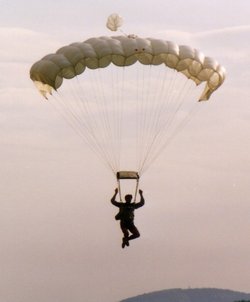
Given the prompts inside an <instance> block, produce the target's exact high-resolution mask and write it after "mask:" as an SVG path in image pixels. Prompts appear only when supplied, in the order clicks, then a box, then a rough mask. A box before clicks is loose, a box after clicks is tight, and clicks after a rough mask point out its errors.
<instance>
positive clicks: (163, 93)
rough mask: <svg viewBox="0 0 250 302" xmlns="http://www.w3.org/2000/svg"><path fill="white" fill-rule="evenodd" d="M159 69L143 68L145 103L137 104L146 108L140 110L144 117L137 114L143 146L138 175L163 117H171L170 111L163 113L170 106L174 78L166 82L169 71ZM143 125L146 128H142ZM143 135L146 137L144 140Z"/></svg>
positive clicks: (153, 67) (150, 149)
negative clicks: (144, 71)
mask: <svg viewBox="0 0 250 302" xmlns="http://www.w3.org/2000/svg"><path fill="white" fill-rule="evenodd" d="M161 67H163V68H159V66H157V68H156V67H155V66H145V68H146V69H147V70H148V71H149V72H148V74H147V79H148V81H147V83H146V84H143V85H142V87H143V88H142V89H143V91H145V89H144V86H145V85H147V88H148V92H146V94H147V96H146V98H147V102H145V101H144V100H142V98H141V100H139V102H141V104H142V106H143V105H144V104H146V106H147V107H146V108H145V106H144V107H143V109H142V110H140V111H141V112H144V115H143V114H141V112H138V116H139V118H140V117H141V116H143V121H142V122H141V121H140V124H141V125H142V126H140V127H141V132H142V135H141V134H139V135H138V136H139V137H142V142H141V144H142V145H143V152H142V154H141V157H140V162H139V168H138V171H139V172H140V174H141V172H142V169H143V166H144V165H145V162H146V161H147V160H148V156H149V154H150V153H151V151H152V148H153V147H154V141H155V139H156V136H157V135H158V132H159V131H160V129H161V128H162V123H163V122H164V115H167V117H168V116H169V115H171V111H170V110H169V112H167V114H166V113H165V111H168V107H169V106H170V105H169V103H170V101H171V98H172V97H171V94H170V92H171V91H172V89H171V86H173V85H174V84H173V82H174V80H173V79H174V78H173V76H172V77H171V78H170V79H169V80H167V79H168V78H169V77H170V76H169V74H168V73H169V72H168V70H169V69H168V68H166V67H165V66H161ZM170 75H171V73H170ZM167 84H168V85H167ZM170 104H171V103H170ZM144 124H145V125H146V127H144V126H143V125H144ZM140 127H139V128H140ZM145 135H147V137H146V138H145V139H144V137H145Z"/></svg>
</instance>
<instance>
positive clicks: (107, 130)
mask: <svg viewBox="0 0 250 302" xmlns="http://www.w3.org/2000/svg"><path fill="white" fill-rule="evenodd" d="M103 71H104V70H102V69H99V68H98V69H97V71H96V72H93V75H94V77H95V79H94V81H92V83H93V84H96V85H94V86H95V87H93V92H95V94H97V95H96V100H97V104H98V106H100V109H101V110H100V114H101V115H100V129H99V131H100V132H102V133H103V139H102V144H103V146H104V147H103V148H104V150H105V151H106V153H107V156H108V158H109V161H110V162H111V163H113V165H114V170H116V167H117V159H116V154H114V153H113V152H112V150H115V139H114V131H113V130H112V126H111V124H112V121H111V117H110V115H109V113H108V105H107V96H108V97H109V101H110V98H111V97H110V95H109V94H108V91H105V85H104V81H105V80H106V79H104V78H103ZM109 110H110V109H109ZM111 110H112V109H111ZM111 116H112V115H111Z"/></svg>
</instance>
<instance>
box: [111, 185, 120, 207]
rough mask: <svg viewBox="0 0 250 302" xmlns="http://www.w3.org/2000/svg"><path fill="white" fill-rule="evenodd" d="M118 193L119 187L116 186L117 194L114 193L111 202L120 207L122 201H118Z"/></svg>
mask: <svg viewBox="0 0 250 302" xmlns="http://www.w3.org/2000/svg"><path fill="white" fill-rule="evenodd" d="M117 193H118V189H117V188H116V189H115V194H114V195H113V197H112V198H111V200H110V201H111V203H112V204H113V205H114V206H116V207H119V206H120V202H117V201H116V200H115V199H116V195H117Z"/></svg>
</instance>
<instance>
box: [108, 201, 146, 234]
mask: <svg viewBox="0 0 250 302" xmlns="http://www.w3.org/2000/svg"><path fill="white" fill-rule="evenodd" d="M112 204H113V205H114V206H116V207H118V208H119V209H120V210H119V213H118V214H117V215H116V216H115V219H116V220H120V226H121V230H122V232H123V234H124V238H126V239H128V240H132V239H135V238H138V237H140V233H139V231H138V229H137V228H136V226H135V225H134V210H136V209H138V208H140V207H142V206H143V205H144V198H142V199H141V201H140V202H138V203H126V202H117V201H112ZM129 231H130V232H131V233H132V235H131V236H129Z"/></svg>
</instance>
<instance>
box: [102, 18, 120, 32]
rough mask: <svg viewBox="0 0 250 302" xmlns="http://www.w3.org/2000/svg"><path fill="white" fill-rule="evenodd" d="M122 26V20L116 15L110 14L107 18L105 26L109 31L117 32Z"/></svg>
mask: <svg viewBox="0 0 250 302" xmlns="http://www.w3.org/2000/svg"><path fill="white" fill-rule="evenodd" d="M122 24H123V19H122V17H121V16H119V15H118V14H112V15H110V16H109V17H108V20H107V23H106V26H107V28H108V29H110V30H111V31H117V30H118V28H119V27H121V26H122Z"/></svg>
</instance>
